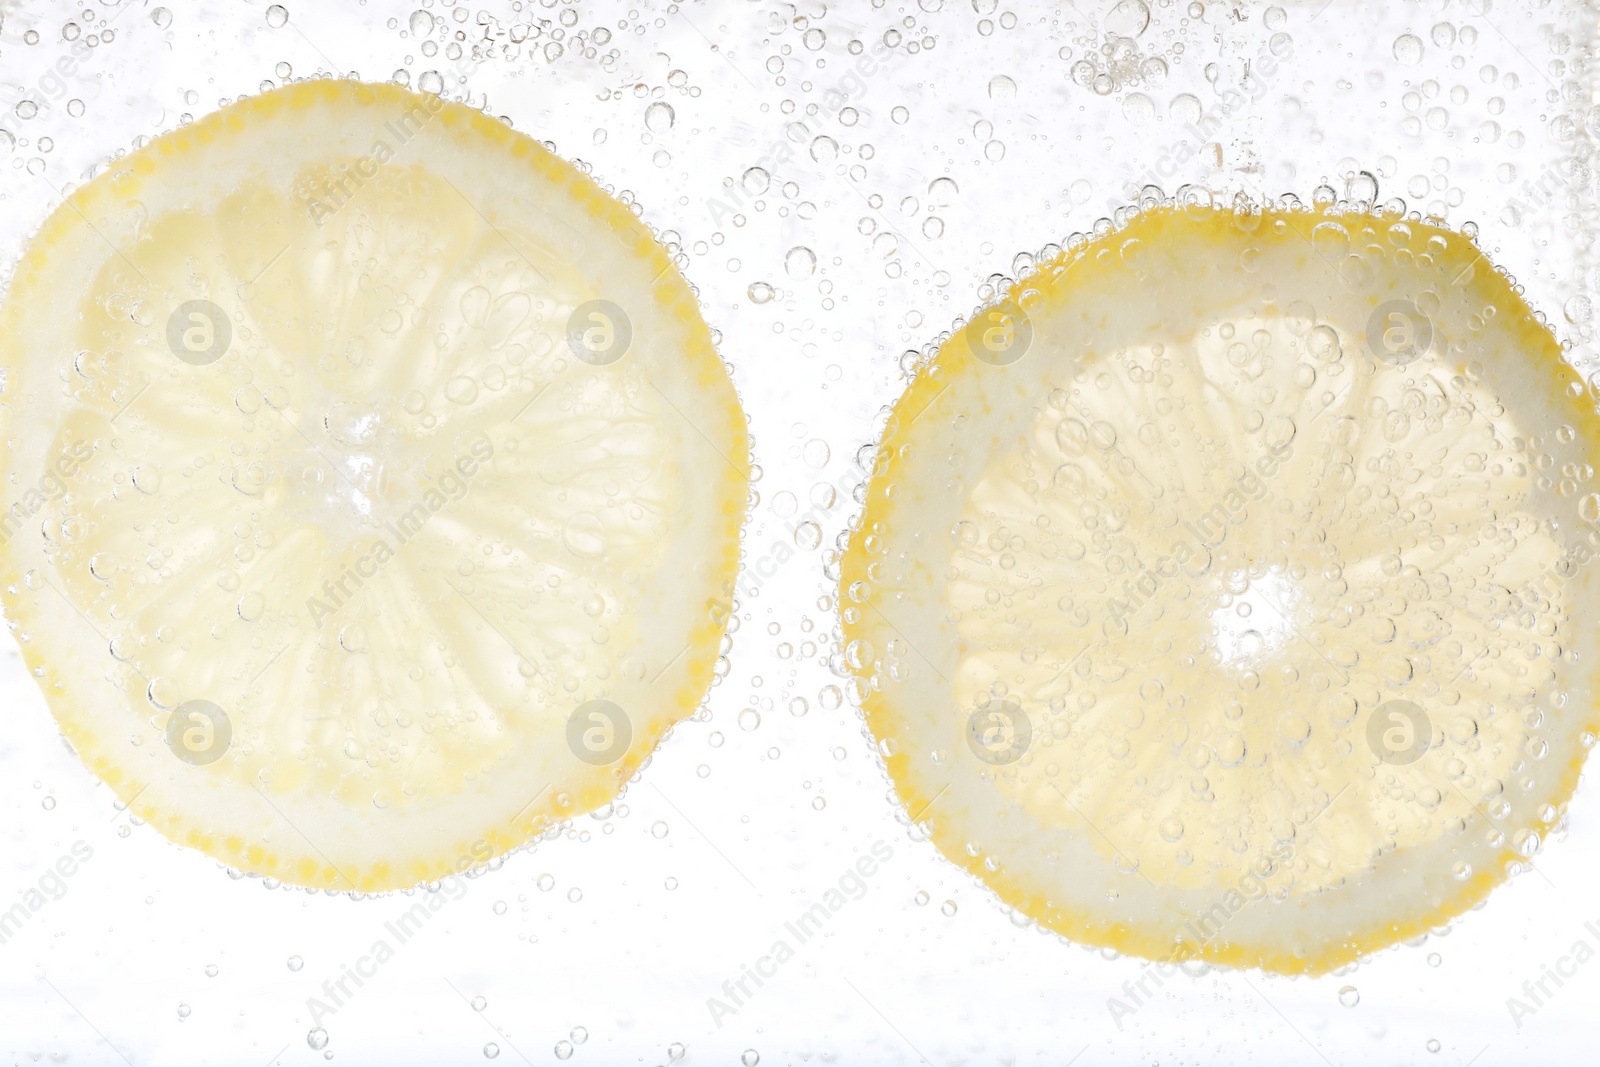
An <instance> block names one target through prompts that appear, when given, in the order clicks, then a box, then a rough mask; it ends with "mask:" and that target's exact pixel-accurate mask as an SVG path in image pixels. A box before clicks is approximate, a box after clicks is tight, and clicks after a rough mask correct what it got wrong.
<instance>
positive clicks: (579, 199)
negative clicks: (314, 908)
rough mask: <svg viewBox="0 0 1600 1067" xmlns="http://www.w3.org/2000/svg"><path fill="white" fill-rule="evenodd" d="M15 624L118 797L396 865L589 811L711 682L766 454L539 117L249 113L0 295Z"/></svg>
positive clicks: (56, 218) (446, 855) (201, 843)
mask: <svg viewBox="0 0 1600 1067" xmlns="http://www.w3.org/2000/svg"><path fill="white" fill-rule="evenodd" d="M0 366H3V367H4V374H5V378H4V394H3V401H4V409H3V418H4V434H5V440H6V446H7V447H6V449H5V450H4V472H5V492H6V494H7V499H6V500H5V501H4V504H5V507H6V509H7V510H6V512H5V513H4V515H3V517H0V538H3V548H0V556H3V582H4V594H3V595H4V601H3V602H4V607H5V613H6V617H7V619H8V620H9V622H10V624H11V626H12V628H13V631H14V632H15V634H16V636H17V638H18V639H19V641H20V643H21V647H22V650H23V655H24V659H25V661H26V663H27V665H28V668H29V669H30V671H31V673H32V674H33V676H34V677H35V678H36V679H37V681H38V683H39V685H40V686H41V688H42V689H43V691H44V694H45V697H46V699H47V701H48V703H49V705H50V708H51V710H52V711H53V713H54V714H55V716H56V718H57V719H58V721H59V723H60V725H61V728H62V730H63V731H64V733H65V735H66V737H67V738H68V740H69V741H70V743H71V744H72V745H73V747H74V748H75V749H76V751H77V752H78V754H79V755H80V756H81V757H82V758H83V760H84V761H85V762H86V763H87V764H88V765H89V766H90V767H91V768H92V769H93V770H94V771H95V773H96V774H98V775H99V776H100V777H101V778H102V779H103V780H104V781H105V782H106V783H107V784H108V785H109V786H110V787H111V788H112V789H113V790H115V791H116V793H117V795H118V796H119V797H120V798H121V799H122V800H123V801H125V802H128V803H129V804H130V805H131V809H132V811H133V812H134V814H136V815H137V816H139V817H141V818H143V819H146V820H148V821H149V822H150V823H151V824H152V825H154V826H155V827H157V828H158V829H159V830H160V831H161V832H162V833H164V834H165V835H167V836H168V837H169V838H171V839H172V840H174V841H177V842H179V843H181V844H185V845H190V846H193V847H195V848H199V849H202V850H204V851H205V852H206V853H208V854H210V855H211V856H214V857H216V858H217V859H219V860H222V861H223V862H225V863H227V864H230V865H232V866H234V867H236V868H240V869H243V870H246V871H250V872H255V873H259V874H261V875H265V876H270V877H274V878H278V879H282V880H285V881H290V882H294V883H297V884H301V885H306V886H312V887H324V888H333V889H352V890H362V891H375V890H384V889H390V888H394V887H399V886H408V885H414V884H416V883H419V882H421V881H424V880H431V879H436V878H438V877H440V876H441V875H443V874H445V873H449V872H451V871H458V870H461V869H463V868H465V867H468V866H472V865H475V864H477V863H480V862H482V861H484V860H487V859H490V858H491V857H493V856H496V855H499V854H501V853H504V852H505V851H507V850H509V849H511V848H514V847H516V846H517V845H519V844H521V843H523V842H525V841H526V840H528V839H529V838H530V837H531V836H532V835H535V834H537V833H539V832H541V831H542V830H544V829H547V828H549V827H551V826H554V825H556V824H558V823H559V822H560V821H561V820H563V819H565V818H567V817H570V816H573V815H576V814H580V813H583V812H585V811H589V810H592V809H594V808H597V807H599V806H601V805H603V804H605V803H607V802H608V801H609V800H610V799H611V798H612V797H614V796H615V795H616V794H617V792H618V791H619V790H620V788H621V787H622V785H623V784H624V783H625V782H626V781H627V779H628V778H629V777H630V776H631V775H632V774H633V772H634V771H635V770H636V769H637V768H638V767H639V765H640V764H641V762H642V761H643V760H644V759H645V757H646V756H647V755H648V754H649V753H650V751H651V750H652V749H653V748H654V746H655V745H656V743H657V742H658V741H659V740H660V738H661V737H662V735H663V733H664V732H665V731H666V730H667V729H668V728H669V727H670V726H671V724H672V723H674V722H675V721H677V720H679V719H681V718H683V717H684V716H686V715H688V714H690V713H691V712H693V710H694V709H695V707H696V705H697V704H698V702H699V701H700V699H701V698H702V697H703V696H704V694H705V691H706V689H707V687H708V686H709V684H710V683H711V681H712V675H713V670H714V668H715V664H716V661H717V657H718V655H719V651H720V649H719V645H720V642H721V640H722V638H723V634H724V631H725V627H726V617H727V612H728V610H729V605H730V602H731V595H732V586H733V579H734V575H735V571H736V567H737V562H738V536H739V528H740V524H741V521H742V517H743V514H744V508H745V498H746V491H747V490H746V486H747V483H748V477H749V465H748V452H747V439H746V431H745V424H744V419H743V415H742V413H741V411H740V409H739V405H738V400H737V396H736V394H735V392H734V389H733V386H732V383H731V381H730V380H729V378H728V375H727V372H726V369H725V368H724V366H723V364H722V362H721V360H720V359H719V358H718V356H717V354H716V352H715V350H714V348H713V346H712V342H711V337H710V332H709V330H708V328H707V327H706V325H705V324H704V322H703V321H702V319H701V317H700V313H699V308H698V304H697V302H696V299H695V296H694V294H693V293H692V292H691V291H690V289H689V288H688V286H687V284H686V283H685V282H684V280H683V278H682V277H681V276H680V274H679V272H678V270H677V269H676V267H675V265H674V263H673V262H672V260H671V258H670V256H669V253H668V252H667V250H666V249H664V248H662V247H661V246H660V245H659V244H658V243H657V242H656V241H655V239H654V238H653V236H652V235H651V233H650V231H649V230H648V229H647V228H646V227H645V226H644V225H643V224H642V223H641V222H639V221H638V219H636V218H635V217H634V215H633V213H632V212H630V210H629V209H628V207H627V206H626V205H624V204H622V203H619V202H618V201H617V200H615V199H613V198H612V197H611V196H609V195H607V194H606V193H605V192H604V191H602V190H601V189H600V188H599V187H598V186H597V185H595V183H594V182H593V181H592V180H590V179H589V178H588V177H587V176H585V175H584V174H582V173H580V172H579V171H578V170H577V169H575V168H574V167H572V166H571V165H569V164H567V163H566V162H564V161H562V160H561V159H559V158H557V157H556V156H554V155H552V154H551V153H550V152H548V151H546V150H545V149H544V148H543V147H542V146H540V145H539V144H538V143H536V142H535V141H533V140H532V139H530V138H529V137H527V136H525V135H523V134H520V133H517V132H514V131H512V130H511V129H509V128H508V127H507V126H506V125H505V124H503V123H501V122H497V121H495V120H494V119H492V118H490V117H487V116H485V115H483V114H482V113H480V112H476V111H474V110H472V109H469V108H467V107H464V106H461V105H458V104H452V103H445V102H443V101H441V100H439V99H438V98H435V97H427V96H419V95H416V94H412V93H409V92H406V91H404V90H401V89H398V88H396V87H393V86H377V85H363V84H358V83H353V82H333V81H320V82H309V83H302V84H299V85H295V86H292V87H289V88H285V89H282V90H278V91H274V92H270V93H267V94H264V95H262V96H258V97H255V98H251V99H247V100H243V101H240V102H238V103H236V104H234V105H231V106H229V107H226V108H224V109H223V110H221V111H219V112H217V113H215V114H212V115H210V116H208V117H206V118H204V119H202V120H200V121H199V122H196V123H194V124H192V125H190V126H187V127H184V128H182V129H179V130H177V131H175V132H173V133H170V134H167V135H164V136H162V137H160V138H158V139H156V140H155V141H153V142H152V143H151V144H150V145H148V146H147V147H144V148H142V149H140V150H139V151H136V152H134V153H132V154H131V155H129V156H127V157H126V158H123V159H119V160H117V161H116V162H114V163H112V164H111V165H110V166H109V167H108V168H107V170H106V171H105V172H104V173H102V174H101V175H99V176H98V177H96V178H95V179H94V180H92V181H90V182H89V183H88V184H86V185H85V186H83V187H82V188H80V189H78V190H77V191H75V192H74V193H73V194H72V195H71V196H70V197H69V199H68V200H67V202H66V203H65V204H64V205H63V206H62V207H61V208H60V209H59V210H57V211H56V212H55V213H54V214H53V215H52V216H51V217H50V219H49V220H48V221H47V222H46V223H45V224H44V226H43V228H42V230H41V232H40V233H39V234H38V235H37V237H36V239H35V240H34V242H33V243H32V245H31V246H30V248H29V250H28V251H27V253H26V256H25V257H24V259H23V260H22V262H21V264H20V266H19V267H18V269H17V272H16V274H15V277H14V280H13V283H12V286H11V289H10V292H9V294H8V297H7V300H6V303H5V307H4V311H3V320H0Z"/></svg>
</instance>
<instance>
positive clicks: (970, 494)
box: [840, 204, 1600, 973]
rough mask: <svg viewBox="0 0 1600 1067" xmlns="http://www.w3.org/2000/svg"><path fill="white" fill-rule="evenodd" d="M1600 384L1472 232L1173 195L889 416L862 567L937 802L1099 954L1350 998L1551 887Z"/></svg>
mask: <svg viewBox="0 0 1600 1067" xmlns="http://www.w3.org/2000/svg"><path fill="white" fill-rule="evenodd" d="M1597 441H1600V421H1597V419H1596V415H1595V403H1594V397H1593V396H1592V395H1591V392H1590V391H1589V390H1587V389H1586V388H1585V386H1584V383H1583V382H1582V381H1581V380H1580V378H1579V376H1578V374H1577V373H1576V372H1575V371H1574V370H1573V368H1572V367H1571V366H1570V365H1569V364H1568V363H1567V362H1565V361H1564V359H1563V356H1562V351H1561V348H1560V346H1559V345H1558V343H1557V342H1556V340H1555V339H1554V338H1553V337H1552V335H1551V333H1550V331H1549V330H1548V329H1547V328H1546V327H1545V326H1544V325H1543V323H1542V320H1540V319H1538V318H1537V317H1535V315H1534V314H1533V313H1532V312H1531V311H1530V310H1529V308H1528V306H1527V305H1526V303H1525V302H1524V300H1523V298H1522V297H1521V296H1520V295H1519V294H1518V292H1516V291H1515V290H1514V289H1513V287H1512V284H1511V282H1510V281H1509V280H1508V279H1507V278H1506V277H1505V276H1504V275H1503V274H1501V273H1499V272H1498V271H1497V270H1496V269H1495V268H1494V266H1493V265H1492V264H1491V263H1490V262H1489V261H1488V260H1487V259H1486V258H1485V257H1484V255H1483V254H1482V253H1481V252H1480V251H1479V249H1478V248H1477V247H1476V246H1475V245H1474V244H1473V243H1472V242H1471V241H1469V240H1468V239H1466V238H1465V237H1463V236H1461V235H1458V234H1456V233H1453V232H1450V231H1447V230H1444V229H1441V228H1437V227H1434V226H1432V225H1428V224H1426V223H1424V222H1421V221H1417V220H1407V219H1403V218H1398V217H1387V218H1383V217H1374V216H1367V215H1346V214H1336V213H1334V212H1332V211H1331V210H1329V211H1323V210H1293V211H1280V210H1275V209H1271V210H1261V211H1253V212H1246V211H1240V212H1235V211H1231V210H1214V209H1210V208H1201V207H1191V208H1178V207H1175V206H1173V205H1170V204H1169V205H1167V206H1164V207H1159V208H1155V209H1153V210H1150V211H1147V212H1145V213H1143V214H1140V215H1138V216H1136V217H1135V218H1133V219H1132V220H1131V221H1129V222H1128V223H1127V224H1126V225H1125V226H1123V227H1121V228H1119V229H1117V230H1115V231H1114V232H1110V233H1107V234H1104V235H1101V236H1099V237H1098V238H1096V239H1093V240H1084V241H1081V242H1079V243H1077V244H1076V245H1073V246H1071V247H1069V248H1068V249H1067V250H1066V251H1064V252H1063V253H1061V254H1060V255H1059V256H1057V257H1056V258H1054V259H1052V260H1050V261H1048V262H1045V263H1043V264H1042V265H1041V266H1040V267H1039V269H1038V270H1037V271H1036V272H1034V273H1032V274H1030V275H1028V276H1026V277H1024V278H1023V279H1022V280H1021V281H1019V282H1017V283H1015V284H1014V285H1013V286H1011V288H1010V289H1009V291H1008V293H1007V294H1006V295H1005V296H1004V298H1003V299H1002V300H1001V301H1000V302H999V303H998V304H997V305H996V306H995V307H993V308H988V309H985V310H984V311H983V312H982V313H980V315H979V316H977V318H976V319H975V321H974V323H973V324H971V325H969V326H968V327H967V328H966V329H964V330H962V331H959V332H957V333H955V334H954V335H953V336H952V337H950V339H949V340H947V341H946V342H945V343H944V344H943V345H942V347H941V348H940V350H939V352H938V355H937V356H936V357H935V358H934V359H933V360H932V361H931V362H930V364H929V365H928V366H927V367H925V368H924V369H923V370H922V371H921V372H920V373H919V375H918V376H917V377H916V379H915V380H914V381H913V382H912V384H911V386H910V387H909V389H908V390H907V392H906V393H905V395H904V396H903V397H902V398H901V399H900V400H899V402H898V403H897V404H896V405H895V407H894V410H893V413H892V415H891V417H890V418H889V422H888V425H887V427H886V429H885V431H884V433H883V438H882V441H881V444H880V447H879V450H878V455H877V466H876V470H875V472H874V476H873V479H872V481H871V484H870V486H869V488H868V496H867V502H866V506H865V509H864V513H863V515H862V517H861V521H860V525H859V527H858V528H857V529H856V530H855V532H854V534H853V536H852V539H851V542H850V545H849V547H848V550H847V552H846V553H845V555H844V558H843V560H842V562H841V583H840V604H841V608H842V611H843V616H844V627H845V636H846V640H847V642H848V644H847V646H846V658H847V660H848V661H849V662H850V663H851V664H852V665H854V666H855V667H856V668H857V671H858V674H859V675H860V679H861V682H862V692H863V693H864V694H865V696H864V709H865V713H866V717H867V721H868V724H869V725H870V727H871V729H872V731H873V733H874V734H875V736H876V737H877V738H878V739H879V742H880V749H881V751H882V752H883V753H884V755H885V759H886V762H887V767H888V771H889V773H890V775H891V777H892V779H893V781H894V783H895V785H896V787H897V789H898V792H899V794H900V797H901V798H902V800H903V802H904V803H905V805H906V807H907V809H908V812H909V813H910V815H911V817H912V818H913V819H915V820H917V821H918V822H919V823H921V824H923V825H925V826H926V828H927V830H928V832H929V833H930V835H931V837H932V839H933V840H934V842H935V843H936V844H937V845H938V847H939V848H940V849H941V850H942V851H943V852H944V853H945V854H946V855H947V856H948V857H949V858H950V859H952V860H953V861H955V862H956V863H958V864H960V865H961V866H963V867H965V868H966V869H968V870H969V871H970V872H972V873H973V874H974V875H976V876H977V877H979V878H980V879H982V880H983V881H984V882H986V883H987V884H988V885H989V886H990V887H992V888H993V890H994V891H995V892H996V893H998V895H999V896H1000V897H1001V898H1002V899H1003V900H1004V901H1005V902H1006V903H1008V904H1010V905H1012V906H1014V907H1015V908H1017V909H1020V910H1021V911H1022V912H1024V913H1025V914H1026V915H1028V916H1030V917H1031V918H1032V919H1034V920H1036V921H1037V922H1039V923H1042V924H1044V925H1045V926H1047V927H1049V928H1051V929H1054V930H1055V931H1057V932H1059V933H1061V934H1064V935H1066V936H1068V937H1070V938H1073V939H1075V940H1077V941H1080V942H1082V943H1086V944H1089V945H1095V946H1102V947H1110V948H1113V949H1116V950H1119V951H1122V952H1126V953H1131V954H1136V955H1140V956H1144V957H1147V958H1151V959H1160V960H1187V959H1193V960H1203V961H1210V962H1214V963H1221V964H1228V965H1237V966H1256V967H1261V968H1265V969H1268V970H1272V971H1278V972H1285V973H1321V972H1325V971H1327V970H1330V969H1333V968H1335V967H1338V966H1340V965H1342V964H1344V963H1347V962H1349V961H1351V960H1353V959H1355V958H1357V957H1359V956H1361V955H1363V954H1366V953H1369V952H1372V951H1374V950H1376V949H1379V948H1382V947H1384V946H1387V945H1390V944H1393V943H1395V942H1397V941H1400V940H1403V939H1409V938H1413V937H1416V936H1418V935H1419V934H1422V933H1426V932H1427V931H1428V930H1430V929H1432V928H1435V927H1437V926H1439V925H1441V924H1443V923H1445V922H1446V921H1447V920H1449V919H1450V918H1451V917H1453V916H1455V915H1458V914H1460V913H1461V912H1462V911H1463V910H1465V909H1466V908H1468V907H1469V906H1471V905H1472V904H1474V903H1475V902H1476V901H1478V900H1480V899H1482V898H1483V897H1484V896H1485V895H1486V894H1487V893H1488V892H1489V891H1490V889H1492V888H1493V887H1494V886H1495V885H1497V884H1498V883H1500V882H1501V881H1503V880H1505V879H1506V878H1507V877H1508V874H1509V873H1510V872H1511V871H1512V870H1513V869H1514V868H1515V866H1516V865H1517V864H1520V863H1525V862H1526V861H1527V857H1529V856H1531V855H1532V854H1533V852H1534V850H1535V849H1537V848H1538V847H1539V843H1540V841H1541V838H1542V837H1544V836H1548V834H1549V833H1550V832H1551V830H1552V829H1553V828H1554V827H1555V826H1556V825H1557V823H1558V822H1559V820H1560V818H1561V814H1562V812H1563V810H1564V807H1565V804H1566V802H1567V800H1568V798H1569V797H1570V795H1571V793H1572V790H1573V788H1574V786H1575V784H1576V781H1577V777H1578V773H1579V770H1580V767H1581V763H1582V759H1583V756H1584V754H1585V752H1586V750H1587V749H1588V748H1589V747H1590V746H1591V745H1592V744H1593V742H1594V738H1595V732H1596V714H1595V710H1594V684H1595V679H1594V666H1595V663H1596V634H1595V629H1594V627H1593V625H1592V620H1590V619H1588V618H1586V617H1585V616H1584V615H1583V614H1582V613H1581V612H1580V606H1581V605H1583V604H1585V603H1590V602H1592V599H1593V597H1594V596H1595V588H1594V586H1595V583H1596V579H1595V573H1594V572H1595V569H1596V568H1595V567H1593V566H1586V564H1587V563H1588V562H1589V561H1590V559H1591V558H1592V556H1593V554H1595V553H1596V552H1600V548H1597V547H1596V546H1600V528H1597V527H1596V525H1595V522H1596V520H1597V519H1600V497H1596V496H1595V493H1594V489H1595V486H1594V484H1593V476H1594V470H1595V466H1596V465H1597V464H1600V458H1597V455H1596V452H1597V448H1596V442H1597Z"/></svg>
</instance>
